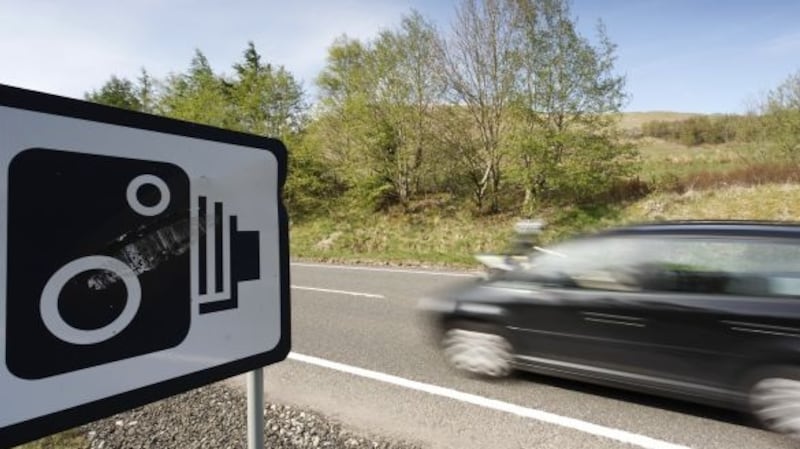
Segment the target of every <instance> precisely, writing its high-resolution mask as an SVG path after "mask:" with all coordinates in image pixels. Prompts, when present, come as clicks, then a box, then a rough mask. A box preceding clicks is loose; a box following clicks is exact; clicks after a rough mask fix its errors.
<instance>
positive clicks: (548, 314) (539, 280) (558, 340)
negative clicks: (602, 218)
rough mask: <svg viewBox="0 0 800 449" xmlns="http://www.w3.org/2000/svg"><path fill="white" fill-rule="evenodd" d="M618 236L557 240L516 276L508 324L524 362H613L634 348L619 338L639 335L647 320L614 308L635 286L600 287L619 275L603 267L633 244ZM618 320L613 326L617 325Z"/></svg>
mask: <svg viewBox="0 0 800 449" xmlns="http://www.w3.org/2000/svg"><path fill="white" fill-rule="evenodd" d="M625 243H626V242H624V241H623V240H621V239H619V238H617V237H593V238H585V239H579V240H575V241H571V242H567V243H565V244H562V245H558V246H556V247H554V248H552V249H549V250H547V252H546V253H544V254H540V255H538V256H537V257H534V258H533V259H532V260H531V263H530V266H528V267H527V268H526V270H524V271H522V273H523V274H524V278H520V279H516V280H515V282H516V284H517V286H518V288H519V289H520V290H523V288H522V286H523V285H526V287H525V289H526V290H527V291H526V293H525V294H524V295H523V294H517V296H516V299H515V301H514V302H513V304H512V305H511V306H509V307H510V311H509V314H508V315H509V318H508V322H509V329H510V330H511V331H512V332H513V336H514V339H515V341H516V342H517V351H518V352H519V354H520V358H521V359H522V361H523V362H527V363H530V364H536V365H541V364H552V365H560V366H562V367H563V368H564V369H582V367H585V366H586V367H588V365H597V366H600V367H604V368H609V367H613V366H614V365H615V362H614V361H615V360H619V359H624V358H625V357H627V355H626V354H622V353H620V352H621V351H623V350H625V351H627V350H629V348H628V347H627V346H625V345H619V344H610V343H613V342H614V341H615V340H620V339H622V340H625V341H628V340H637V339H640V338H641V336H640V335H638V334H640V333H641V327H642V322H643V321H642V320H641V319H640V318H639V317H636V316H630V315H623V314H622V313H621V312H618V311H616V310H615V309H616V308H617V306H618V305H619V304H621V301H625V298H624V297H625V295H628V296H630V295H631V294H632V292H631V291H630V288H629V287H627V286H625V285H623V284H620V283H616V284H617V285H616V288H615V289H607V288H598V287H600V286H602V285H604V284H606V285H610V284H612V283H613V282H614V281H613V280H612V279H609V278H607V274H605V273H604V272H603V270H604V269H606V268H607V262H608V261H609V260H626V259H627V258H628V257H630V251H631V250H632V249H633V248H631V247H630V246H629V245H627V244H625ZM612 325H614V326H612Z"/></svg>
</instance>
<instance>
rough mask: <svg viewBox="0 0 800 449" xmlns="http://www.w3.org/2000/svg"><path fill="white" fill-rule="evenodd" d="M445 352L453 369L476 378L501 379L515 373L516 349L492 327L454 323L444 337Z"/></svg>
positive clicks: (443, 349) (479, 324)
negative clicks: (514, 351)
mask: <svg viewBox="0 0 800 449" xmlns="http://www.w3.org/2000/svg"><path fill="white" fill-rule="evenodd" d="M442 352H443V354H444V358H445V360H446V361H447V363H448V364H449V365H450V366H451V367H453V368H454V369H456V370H457V371H460V372H464V373H467V374H470V375H473V376H477V377H487V378H500V377H506V376H508V375H509V374H511V371H512V360H513V350H512V346H511V344H510V343H509V342H508V340H507V339H506V338H505V337H503V336H502V335H500V333H499V332H497V330H496V328H494V327H493V326H490V325H485V324H482V323H469V322H459V323H452V325H450V326H448V327H447V329H446V330H445V331H444V335H443V336H442Z"/></svg>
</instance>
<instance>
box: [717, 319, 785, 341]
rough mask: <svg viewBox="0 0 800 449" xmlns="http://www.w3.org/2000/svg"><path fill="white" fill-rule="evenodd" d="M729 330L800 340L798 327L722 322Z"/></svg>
mask: <svg viewBox="0 0 800 449" xmlns="http://www.w3.org/2000/svg"><path fill="white" fill-rule="evenodd" d="M722 322H723V323H724V324H727V325H728V327H729V329H730V330H732V331H736V332H746V333H750V334H762V335H777V336H781V337H795V338H800V329H798V328H796V327H785V326H774V325H770V324H761V323H749V322H744V321H722Z"/></svg>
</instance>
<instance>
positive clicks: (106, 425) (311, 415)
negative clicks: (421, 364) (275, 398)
mask: <svg viewBox="0 0 800 449" xmlns="http://www.w3.org/2000/svg"><path fill="white" fill-rule="evenodd" d="M246 420H247V414H246V395H245V394H244V393H243V392H242V391H241V390H239V389H237V388H234V387H232V386H230V385H227V384H225V383H218V384H213V385H209V386H205V387H202V388H199V389H197V390H193V391H190V392H188V393H184V394H181V395H178V396H174V397H171V398H168V399H164V400H162V401H158V402H154V403H152V404H149V405H146V406H143V407H139V408H137V409H133V410H129V411H127V412H123V413H120V414H117V415H114V416H112V417H110V418H106V419H103V420H99V421H96V422H93V423H91V424H87V425H85V426H83V430H84V431H85V433H86V435H87V437H88V440H89V443H90V447H91V449H123V448H124V449H139V448H142V449H144V448H148V449H151V448H152V449H156V448H158V449H173V448H174V449H192V448H214V449H216V448H219V449H237V448H246V447H247V434H246V430H247V421H246ZM264 420H265V424H264V429H265V431H264V434H265V435H264V437H265V448H275V449H296V448H330V449H339V448H346V449H367V448H369V449H376V448H379V449H419V448H420V446H418V445H415V444H412V443H409V442H402V441H390V440H387V439H381V438H377V437H373V436H369V435H364V434H363V433H356V432H353V431H351V430H349V429H347V428H345V427H344V426H342V425H341V424H340V423H337V422H334V421H331V420H329V419H327V418H325V417H324V416H322V415H320V414H318V413H315V412H313V411H309V410H303V409H300V408H296V407H292V406H288V405H278V404H267V405H266V409H265V411H264Z"/></svg>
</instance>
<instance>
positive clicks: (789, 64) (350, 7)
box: [0, 0, 800, 112]
mask: <svg viewBox="0 0 800 449" xmlns="http://www.w3.org/2000/svg"><path fill="white" fill-rule="evenodd" d="M456 4H457V0H427V1H426V0H404V1H393V0H327V1H326V0H296V1H293V2H290V1H285V0H281V1H276V0H261V1H256V0H252V1H244V0H230V1H226V2H220V1H211V0H162V1H158V0H137V1H127V0H126V1H110V0H102V1H101V0H70V1H43V0H0V61H2V65H0V83H3V84H10V85H14V86H20V87H25V88H29V89H34V90H40V91H44V92H50V93H56V94H59V95H65V96H71V97H78V98H80V97H82V96H83V93H84V92H86V91H88V90H91V89H94V88H97V87H99V86H100V85H102V83H103V82H104V81H105V80H106V79H108V78H109V76H110V75H111V74H116V75H118V76H126V77H130V78H134V77H136V76H137V74H138V72H139V70H140V68H141V67H145V68H147V69H148V71H150V72H151V73H152V74H154V75H155V76H158V77H161V76H164V75H166V74H168V73H169V72H177V71H182V70H184V69H185V68H186V67H187V66H188V63H189V60H190V59H191V57H192V55H193V52H194V49H195V48H199V49H200V50H202V51H203V52H204V53H205V54H206V56H207V57H208V59H209V60H210V62H211V64H212V66H213V67H214V68H215V70H217V71H220V72H230V70H231V69H230V68H231V66H232V64H233V63H234V62H235V61H237V60H238V59H239V58H240V57H241V54H242V51H243V50H244V48H245V46H246V43H247V41H249V40H252V41H254V42H255V44H256V47H257V49H258V50H259V52H260V53H261V54H262V55H263V57H264V58H265V59H266V60H268V61H270V62H272V63H274V64H280V65H284V66H285V67H286V68H287V69H288V70H289V71H291V72H292V73H293V74H294V75H295V77H297V78H298V79H300V80H302V81H303V83H304V86H305V88H306V90H307V91H312V92H313V80H314V77H315V76H316V74H317V73H318V72H319V70H320V69H321V68H322V67H323V65H324V62H325V55H326V49H327V47H328V46H329V45H330V44H331V43H332V41H333V39H334V38H335V37H336V36H338V35H341V34H345V33H346V34H347V35H349V36H351V37H356V38H362V39H369V38H371V37H373V36H375V35H376V34H377V32H378V31H379V30H381V29H386V28H392V27H395V26H396V25H397V24H398V22H399V20H400V18H401V16H402V15H403V14H405V13H407V12H408V11H410V10H411V8H415V9H417V10H418V11H420V12H421V13H422V14H423V15H425V16H426V17H428V18H430V19H431V20H433V21H434V22H435V23H436V24H437V26H438V28H439V29H440V30H441V31H442V32H444V33H446V32H447V30H448V29H449V26H450V23H451V20H452V17H453V16H454V11H455V7H456ZM573 14H574V15H575V16H577V18H578V24H579V27H580V29H581V30H582V32H583V34H585V35H587V36H593V31H594V26H595V24H596V22H597V20H598V19H602V20H603V21H604V22H605V24H606V27H607V31H608V34H609V36H610V37H611V39H612V41H613V42H615V43H616V44H617V45H618V50H617V56H618V60H617V70H618V72H619V73H621V74H624V75H626V77H627V81H628V84H627V86H628V91H629V92H630V94H631V101H630V102H629V104H628V105H627V107H626V110H629V111H652V110H669V111H684V112H743V111H745V110H746V108H747V107H748V104H749V102H751V101H752V100H753V99H755V98H757V97H758V96H759V95H761V94H763V92H765V91H766V90H768V89H771V88H774V87H775V86H777V85H778V84H779V83H780V82H781V81H782V80H784V79H786V78H787V77H788V76H789V75H790V74H792V73H794V72H797V71H798V70H800V1H796V0H751V1H745V0H574V1H573Z"/></svg>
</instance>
